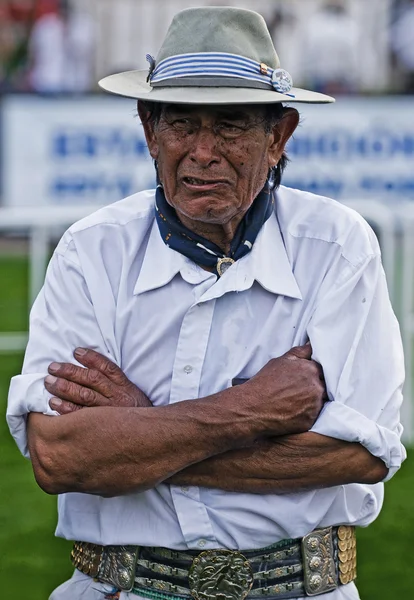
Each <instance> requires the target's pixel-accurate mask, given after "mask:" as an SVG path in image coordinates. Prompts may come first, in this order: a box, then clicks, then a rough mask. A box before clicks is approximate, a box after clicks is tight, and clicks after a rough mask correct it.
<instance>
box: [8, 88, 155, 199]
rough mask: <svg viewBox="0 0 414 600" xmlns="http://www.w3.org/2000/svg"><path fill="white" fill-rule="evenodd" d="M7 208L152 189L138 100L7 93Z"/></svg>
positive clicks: (151, 170) (153, 181) (152, 183)
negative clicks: (48, 96)
mask: <svg viewBox="0 0 414 600" xmlns="http://www.w3.org/2000/svg"><path fill="white" fill-rule="evenodd" d="M0 106H1V123H2V126H1V131H2V135H1V138H2V153H1V154H2V157H3V158H2V181H3V186H2V187H3V194H2V195H3V205H5V206H41V205H65V204H97V205H102V204H108V203H110V202H115V201H116V200H120V199H121V198H124V197H125V196H128V195H130V194H133V193H134V192H136V191H137V190H142V189H146V188H151V187H154V184H155V175H154V167H153V165H152V161H151V158H150V156H149V153H148V149H147V146H146V142H145V138H144V133H143V129H142V126H141V122H140V120H139V119H138V117H135V115H136V103H135V102H134V101H133V100H126V99H119V98H112V97H110V96H86V97H79V98H69V99H67V98H66V99H65V98H61V99H60V98H47V97H39V96H20V95H16V96H6V97H4V99H3V101H2V102H1V105H0Z"/></svg>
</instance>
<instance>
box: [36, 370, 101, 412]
mask: <svg viewBox="0 0 414 600" xmlns="http://www.w3.org/2000/svg"><path fill="white" fill-rule="evenodd" d="M45 388H46V389H47V391H48V392H50V393H51V394H52V395H53V396H57V397H58V398H60V399H62V400H69V402H74V403H75V404H79V405H80V406H109V400H108V398H105V396H102V394H99V393H98V392H96V391H95V390H92V389H90V388H88V387H83V386H81V385H78V384H77V383H74V382H73V381H67V380H66V379H61V378H60V377H55V376H53V375H48V376H47V377H46V378H45Z"/></svg>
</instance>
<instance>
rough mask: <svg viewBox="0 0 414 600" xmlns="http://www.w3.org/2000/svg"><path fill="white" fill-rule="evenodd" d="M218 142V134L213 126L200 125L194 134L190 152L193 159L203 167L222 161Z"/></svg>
mask: <svg viewBox="0 0 414 600" xmlns="http://www.w3.org/2000/svg"><path fill="white" fill-rule="evenodd" d="M217 143H218V139H217V134H216V133H215V132H214V131H213V129H212V128H211V127H206V126H203V127H200V129H199V130H198V132H197V135H195V136H194V140H193V145H192V147H191V150H190V153H189V157H190V159H191V161H192V162H194V163H197V165H199V166H201V167H209V166H210V165H211V164H213V163H218V162H220V153H219V152H218V148H217Z"/></svg>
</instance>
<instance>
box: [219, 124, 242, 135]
mask: <svg viewBox="0 0 414 600" xmlns="http://www.w3.org/2000/svg"><path fill="white" fill-rule="evenodd" d="M217 130H218V131H219V133H220V135H222V136H223V137H226V138H231V137H237V136H239V135H241V134H242V133H243V131H245V130H246V127H245V126H243V125H242V124H241V123H232V122H231V121H220V123H218V124H217Z"/></svg>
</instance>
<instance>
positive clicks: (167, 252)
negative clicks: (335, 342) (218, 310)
mask: <svg viewBox="0 0 414 600" xmlns="http://www.w3.org/2000/svg"><path fill="white" fill-rule="evenodd" d="M177 273H180V274H181V276H182V278H183V279H184V280H185V281H187V282H188V283H191V284H198V283H201V282H202V281H205V280H206V279H208V278H209V277H214V278H215V275H213V274H212V273H209V272H208V271H205V270H204V269H201V268H200V267H199V266H198V265H196V264H195V263H194V262H193V261H192V260H190V259H189V258H187V257H186V256H184V255H183V254H180V253H179V252H176V251H175V250H172V249H171V248H169V247H168V246H167V245H166V244H165V243H164V241H163V239H162V238H161V235H160V232H159V229H158V225H157V222H156V220H155V219H154V223H153V225H152V228H151V232H150V236H149V240H148V245H147V248H146V251H145V256H144V260H143V263H142V268H141V271H140V274H139V277H138V280H137V282H136V284H135V288H134V295H138V294H142V293H144V292H147V291H150V290H153V289H156V288H159V287H162V286H164V285H167V283H169V282H170V281H171V280H172V279H173V278H174V277H175V275H177ZM255 280H256V281H257V282H258V283H259V284H260V285H261V286H262V287H263V288H264V289H265V290H267V291H268V292H271V293H273V294H280V295H283V296H289V297H291V298H297V299H298V300H302V294H301V292H300V289H299V287H298V284H297V282H296V279H295V276H294V274H293V272H292V267H291V265H290V262H289V258H288V255H287V253H286V248H285V245H284V242H283V238H282V234H281V231H280V228H279V223H278V220H277V217H276V214H275V213H274V214H273V215H272V216H271V217H270V218H269V219H268V220H267V221H266V223H265V224H264V225H263V227H262V229H261V231H260V232H259V235H258V236H257V238H256V241H255V243H254V244H253V248H252V251H251V252H249V253H248V254H247V255H246V256H244V257H243V258H241V259H240V260H238V261H237V262H236V263H235V264H234V265H233V266H232V267H231V268H230V269H229V270H228V271H226V273H225V274H224V275H223V276H222V277H221V278H220V279H219V280H218V281H217V284H218V285H217V284H216V285H215V286H214V287H215V288H220V290H219V289H216V290H215V293H214V297H217V296H218V295H222V294H224V293H226V292H229V291H243V290H246V289H249V288H250V287H251V286H252V285H253V282H254V281H255ZM211 292H213V290H211ZM212 297H213V296H212Z"/></svg>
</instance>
